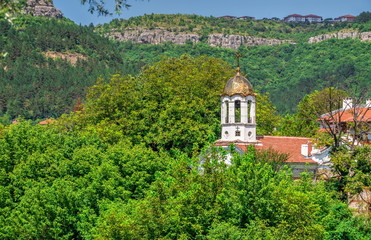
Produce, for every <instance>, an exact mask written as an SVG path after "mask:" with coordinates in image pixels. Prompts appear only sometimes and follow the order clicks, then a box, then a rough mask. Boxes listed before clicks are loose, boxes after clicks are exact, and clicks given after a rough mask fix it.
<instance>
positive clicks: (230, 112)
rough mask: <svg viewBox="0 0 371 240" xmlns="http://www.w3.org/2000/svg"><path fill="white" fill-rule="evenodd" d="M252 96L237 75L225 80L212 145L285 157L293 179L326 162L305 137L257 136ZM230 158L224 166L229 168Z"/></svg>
mask: <svg viewBox="0 0 371 240" xmlns="http://www.w3.org/2000/svg"><path fill="white" fill-rule="evenodd" d="M255 97H256V94H255V93H254V91H253V88H252V85H251V83H250V82H249V80H247V79H246V78H245V77H243V76H242V74H241V72H240V70H239V68H238V69H237V74H236V75H235V76H234V77H232V78H231V79H229V80H228V82H227V83H226V85H225V87H224V91H223V93H222V94H221V125H222V133H221V139H220V140H218V141H216V143H215V145H216V146H220V147H222V148H224V149H229V147H230V145H231V144H234V146H235V150H236V151H237V152H239V153H243V152H245V151H246V150H247V148H248V146H249V145H253V146H255V148H256V149H262V150H265V149H274V150H277V151H279V152H282V153H287V154H289V158H288V160H287V161H286V164H287V165H289V166H290V167H291V169H292V170H293V174H294V177H298V176H299V174H300V173H301V172H303V171H309V172H312V173H316V171H317V169H318V168H319V167H320V166H326V165H327V164H328V162H329V156H328V155H329V150H328V149H315V148H313V146H312V144H311V141H312V140H311V139H310V138H306V137H282V136H257V135H256V119H255V117H256V115H255V108H256V101H255V100H256V98H255ZM231 157H232V156H231V155H230V156H228V157H227V164H231V162H230V160H231Z"/></svg>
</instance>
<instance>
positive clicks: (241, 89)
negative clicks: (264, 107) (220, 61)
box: [220, 67, 257, 143]
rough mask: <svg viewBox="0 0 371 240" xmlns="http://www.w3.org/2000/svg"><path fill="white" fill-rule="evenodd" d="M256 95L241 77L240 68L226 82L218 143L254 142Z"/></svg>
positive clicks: (222, 96) (247, 81)
mask: <svg viewBox="0 0 371 240" xmlns="http://www.w3.org/2000/svg"><path fill="white" fill-rule="evenodd" d="M255 97H256V94H255V93H254V92H253V88H252V85H251V83H250V82H249V80H247V79H246V78H245V77H243V76H242V74H241V71H240V68H239V67H238V68H237V73H236V75H235V76H234V77H232V78H231V79H229V80H228V82H227V83H226V85H225V87H224V91H223V93H222V94H221V98H220V100H221V125H222V134H221V135H222V136H221V139H220V141H223V142H236V141H242V142H246V143H254V142H257V140H256V115H255V108H256V102H255Z"/></svg>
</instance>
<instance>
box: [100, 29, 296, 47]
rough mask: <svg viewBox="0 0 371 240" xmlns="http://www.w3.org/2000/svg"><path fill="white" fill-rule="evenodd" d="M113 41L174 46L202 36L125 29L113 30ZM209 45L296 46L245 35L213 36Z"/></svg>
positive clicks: (161, 30) (283, 41)
mask: <svg viewBox="0 0 371 240" xmlns="http://www.w3.org/2000/svg"><path fill="white" fill-rule="evenodd" d="M107 36H108V37H109V38H111V39H114V40H118V41H132V42H134V43H148V44H160V43H163V42H171V43H174V44H185V43H186V42H187V41H190V42H192V43H198V42H200V40H201V37H202V36H200V35H198V34H195V33H183V32H177V31H169V30H167V29H165V28H156V29H148V28H138V29H125V30H122V31H117V30H113V31H112V32H111V33H109V34H107ZM207 43H208V44H209V45H210V46H214V47H222V48H233V49H237V48H238V47H239V46H241V45H244V46H256V45H278V44H283V43H289V44H294V42H292V41H291V40H277V39H265V38H255V37H251V36H243V35H224V34H211V35H209V36H208V39H207Z"/></svg>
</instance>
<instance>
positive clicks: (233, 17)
mask: <svg viewBox="0 0 371 240" xmlns="http://www.w3.org/2000/svg"><path fill="white" fill-rule="evenodd" d="M218 18H223V19H236V17H235V16H229V15H226V16H221V17H218Z"/></svg>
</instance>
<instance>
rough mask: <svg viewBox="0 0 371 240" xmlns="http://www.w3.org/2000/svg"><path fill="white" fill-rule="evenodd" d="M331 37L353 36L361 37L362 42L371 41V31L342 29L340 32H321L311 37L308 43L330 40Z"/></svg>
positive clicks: (355, 37)
mask: <svg viewBox="0 0 371 240" xmlns="http://www.w3.org/2000/svg"><path fill="white" fill-rule="evenodd" d="M331 38H337V39H344V38H352V39H360V40H361V41H362V42H365V41H371V32H362V33H360V32H357V31H340V32H335V33H328V34H321V35H318V36H314V37H311V38H309V41H308V43H318V42H322V41H326V40H329V39H331Z"/></svg>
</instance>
